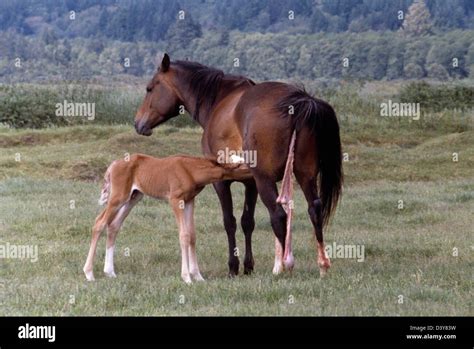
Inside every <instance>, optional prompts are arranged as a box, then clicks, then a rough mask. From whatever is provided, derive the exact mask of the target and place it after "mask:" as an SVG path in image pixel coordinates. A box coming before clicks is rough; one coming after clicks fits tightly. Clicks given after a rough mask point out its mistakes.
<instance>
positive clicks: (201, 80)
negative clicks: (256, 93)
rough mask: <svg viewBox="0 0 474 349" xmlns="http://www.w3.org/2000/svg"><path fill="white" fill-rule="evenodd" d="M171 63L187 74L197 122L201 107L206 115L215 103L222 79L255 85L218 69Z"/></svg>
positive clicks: (197, 64) (188, 63)
mask: <svg viewBox="0 0 474 349" xmlns="http://www.w3.org/2000/svg"><path fill="white" fill-rule="evenodd" d="M173 63H174V64H176V65H177V66H178V67H180V68H182V69H183V70H184V71H185V72H186V73H187V74H188V78H189V87H190V92H191V93H192V94H193V95H194V96H196V106H195V109H194V115H193V118H194V120H196V121H199V110H200V109H201V107H204V111H205V112H206V113H207V112H209V110H210V109H211V108H212V106H213V105H214V103H215V102H216V98H217V94H218V93H219V90H220V88H221V86H222V80H223V79H224V78H226V79H230V80H236V81H246V82H248V83H249V84H251V85H255V82H253V81H252V80H250V79H248V78H246V77H244V76H237V75H231V74H224V72H223V71H222V70H220V69H216V68H212V67H207V66H205V65H202V64H200V63H197V62H190V61H175V62H173Z"/></svg>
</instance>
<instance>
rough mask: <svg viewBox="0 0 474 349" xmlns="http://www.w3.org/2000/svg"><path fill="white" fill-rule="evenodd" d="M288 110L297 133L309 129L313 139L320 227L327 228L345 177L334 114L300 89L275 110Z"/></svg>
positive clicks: (327, 106) (331, 109) (285, 111)
mask: <svg viewBox="0 0 474 349" xmlns="http://www.w3.org/2000/svg"><path fill="white" fill-rule="evenodd" d="M291 106H292V107H293V108H292V109H293V111H294V113H293V115H291V116H292V118H293V120H294V127H295V129H296V131H299V130H300V129H301V128H303V127H308V128H310V129H311V131H312V132H313V134H314V135H315V137H316V153H317V158H318V169H319V176H318V177H319V180H318V192H319V195H320V197H321V201H322V220H323V225H326V224H327V223H328V222H329V218H330V217H331V215H332V213H333V212H334V210H335V208H336V206H337V202H338V201H339V197H340V195H341V190H342V183H343V177H344V175H343V171H342V151H341V139H340V136H339V124H338V122H337V117H336V113H335V112H334V109H333V108H332V107H331V106H330V105H329V104H328V103H327V102H325V101H323V100H320V99H316V98H313V97H311V96H310V95H309V94H308V93H307V92H306V91H305V90H304V89H302V88H297V89H296V90H294V91H293V92H291V93H290V94H289V95H288V96H287V97H286V98H284V99H283V100H282V101H281V102H280V103H279V105H278V108H279V109H280V110H281V111H282V113H284V115H288V110H289V108H290V107H291Z"/></svg>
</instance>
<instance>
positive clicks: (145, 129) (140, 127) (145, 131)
mask: <svg viewBox="0 0 474 349" xmlns="http://www.w3.org/2000/svg"><path fill="white" fill-rule="evenodd" d="M135 130H136V131H137V133H138V134H139V135H142V136H150V135H151V134H152V130H151V128H150V127H149V126H148V125H146V123H145V122H143V121H136V122H135Z"/></svg>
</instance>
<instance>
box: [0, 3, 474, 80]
mask: <svg viewBox="0 0 474 349" xmlns="http://www.w3.org/2000/svg"><path fill="white" fill-rule="evenodd" d="M447 13H449V16H448V15H446V14H447ZM163 52H168V53H170V54H171V57H172V58H174V59H188V60H195V61H199V62H201V63H204V64H207V65H212V66H215V67H218V68H221V69H223V70H225V71H226V72H231V73H235V74H242V75H249V76H250V77H252V78H253V79H256V80H267V79H293V80H315V79H319V80H322V81H324V80H325V79H328V80H331V79H345V80H393V79H419V78H431V79H435V80H449V79H462V78H467V77H471V78H472V76H473V74H474V73H473V72H474V2H473V1H469V0H451V1H444V0H426V1H422V0H416V1H413V0H398V1H381V0H289V1H283V0H276V1H275V0H274V1H270V0H263V1H256V0H250V1H237V0H224V1H214V0H201V1H198V0H179V1H176V0H170V1H166V2H164V1H152V0H141V1H129V0H101V1H93V0H79V1H73V0H62V1H56V0H18V1H11V0H7V1H2V2H0V82H4V83H11V82H38V81H51V80H53V81H55V80H91V79H93V78H102V79H106V80H110V79H120V80H126V81H128V79H130V78H132V77H145V76H149V75H150V74H151V73H152V72H153V71H154V69H156V64H157V60H158V59H159V57H161V55H162V53H163Z"/></svg>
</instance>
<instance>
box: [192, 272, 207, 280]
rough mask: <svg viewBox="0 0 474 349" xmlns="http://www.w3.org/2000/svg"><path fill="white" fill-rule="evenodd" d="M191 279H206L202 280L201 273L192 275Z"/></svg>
mask: <svg viewBox="0 0 474 349" xmlns="http://www.w3.org/2000/svg"><path fill="white" fill-rule="evenodd" d="M193 279H194V281H199V282H200V281H206V280H204V278H203V277H202V275H201V274H197V275H193Z"/></svg>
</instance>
